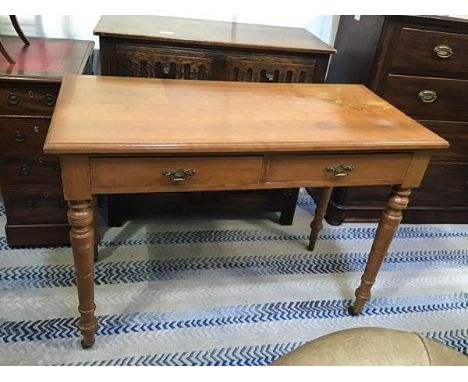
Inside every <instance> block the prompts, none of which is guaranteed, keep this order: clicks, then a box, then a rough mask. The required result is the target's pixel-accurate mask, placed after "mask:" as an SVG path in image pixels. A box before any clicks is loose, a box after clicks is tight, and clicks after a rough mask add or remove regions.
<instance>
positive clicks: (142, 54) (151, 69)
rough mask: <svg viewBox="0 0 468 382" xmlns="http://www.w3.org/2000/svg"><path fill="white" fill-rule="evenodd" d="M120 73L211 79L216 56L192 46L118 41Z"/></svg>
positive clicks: (117, 53)
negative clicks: (169, 47)
mask: <svg viewBox="0 0 468 382" xmlns="http://www.w3.org/2000/svg"><path fill="white" fill-rule="evenodd" d="M116 56H117V75H119V76H128V77H146V78H170V79H186V80H188V79H190V80H209V79H211V78H212V61H213V57H212V56H211V55H210V54H209V53H204V52H200V51H198V50H190V49H175V48H173V49H168V48H157V47H149V46H141V45H139V46H132V45H117V47H116Z"/></svg>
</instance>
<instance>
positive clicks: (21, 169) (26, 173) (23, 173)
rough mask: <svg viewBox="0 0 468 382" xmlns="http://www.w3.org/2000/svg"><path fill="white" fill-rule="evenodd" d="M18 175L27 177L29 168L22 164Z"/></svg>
mask: <svg viewBox="0 0 468 382" xmlns="http://www.w3.org/2000/svg"><path fill="white" fill-rule="evenodd" d="M19 173H20V174H21V175H24V176H26V175H29V167H28V166H27V165H26V164H22V165H21V166H20V170H19Z"/></svg>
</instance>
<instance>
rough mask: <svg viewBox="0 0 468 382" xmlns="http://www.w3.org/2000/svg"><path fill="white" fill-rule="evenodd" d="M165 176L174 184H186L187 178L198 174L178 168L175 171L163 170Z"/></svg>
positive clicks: (192, 170)
mask: <svg viewBox="0 0 468 382" xmlns="http://www.w3.org/2000/svg"><path fill="white" fill-rule="evenodd" d="M162 173H163V175H164V176H167V177H169V178H170V179H171V180H172V181H173V182H185V181H186V180H187V177H189V176H193V175H195V174H196V173H197V172H196V171H195V170H194V169H193V168H190V169H185V168H176V169H175V170H173V169H170V168H165V169H163V170H162Z"/></svg>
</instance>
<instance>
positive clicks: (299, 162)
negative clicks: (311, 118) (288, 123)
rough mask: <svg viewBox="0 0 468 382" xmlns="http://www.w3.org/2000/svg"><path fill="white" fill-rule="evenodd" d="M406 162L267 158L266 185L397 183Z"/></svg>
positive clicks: (381, 157) (392, 157) (401, 158)
mask: <svg viewBox="0 0 468 382" xmlns="http://www.w3.org/2000/svg"><path fill="white" fill-rule="evenodd" d="M410 162H411V154H370V155H369V154H366V155H359V154H349V155H278V156H273V157H271V158H270V161H269V165H268V169H267V172H266V181H268V182H287V181H290V182H304V183H307V182H316V181H329V182H332V183H336V184H335V185H336V186H339V184H340V183H343V182H346V183H347V184H348V185H349V184H352V183H353V182H356V183H361V182H366V181H375V182H376V183H380V182H387V183H388V182H391V181H395V183H398V182H399V181H401V180H403V179H404V177H405V175H406V173H407V170H408V166H409V164H410ZM370 164H372V165H370Z"/></svg>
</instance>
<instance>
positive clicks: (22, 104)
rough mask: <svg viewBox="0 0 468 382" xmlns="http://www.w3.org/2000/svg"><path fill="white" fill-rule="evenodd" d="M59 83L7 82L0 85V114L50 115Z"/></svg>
mask: <svg viewBox="0 0 468 382" xmlns="http://www.w3.org/2000/svg"><path fill="white" fill-rule="evenodd" d="M58 92H59V85H36V84H26V83H23V84H14V85H12V86H10V85H9V84H8V83H6V84H3V83H2V86H1V87H0V115H47V116H50V115H52V112H53V110H54V106H55V101H56V100H57V95H58Z"/></svg>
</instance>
